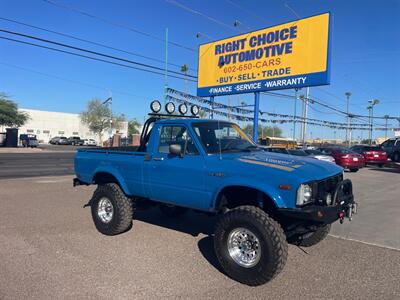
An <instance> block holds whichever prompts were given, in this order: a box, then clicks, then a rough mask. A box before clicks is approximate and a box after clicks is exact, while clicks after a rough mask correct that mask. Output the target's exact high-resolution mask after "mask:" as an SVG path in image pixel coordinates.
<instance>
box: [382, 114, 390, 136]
mask: <svg viewBox="0 0 400 300" xmlns="http://www.w3.org/2000/svg"><path fill="white" fill-rule="evenodd" d="M383 117H384V118H385V141H386V140H387V129H388V119H389V115H384V116H383Z"/></svg>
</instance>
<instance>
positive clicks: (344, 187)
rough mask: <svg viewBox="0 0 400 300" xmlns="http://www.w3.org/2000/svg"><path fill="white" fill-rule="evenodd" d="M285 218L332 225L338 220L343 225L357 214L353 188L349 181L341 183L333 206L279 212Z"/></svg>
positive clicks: (314, 206)
mask: <svg viewBox="0 0 400 300" xmlns="http://www.w3.org/2000/svg"><path fill="white" fill-rule="evenodd" d="M278 211H279V213H280V214H281V215H282V216H284V217H285V218H290V219H297V220H304V221H309V222H315V223H322V224H331V223H333V222H335V221H337V220H340V222H341V223H342V222H343V220H344V219H345V218H348V219H349V220H350V221H351V220H352V217H353V214H355V213H357V203H356V202H355V201H354V196H353V187H352V184H351V181H350V180H349V179H345V180H343V181H341V182H340V183H339V184H338V186H337V188H336V190H335V194H334V198H333V204H332V205H330V206H326V205H325V206H324V205H309V206H305V207H302V208H295V209H288V208H283V209H279V210H278Z"/></svg>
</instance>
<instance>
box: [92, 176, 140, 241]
mask: <svg viewBox="0 0 400 300" xmlns="http://www.w3.org/2000/svg"><path fill="white" fill-rule="evenodd" d="M103 197H106V198H108V200H110V202H111V204H112V206H113V216H112V219H111V221H110V222H108V223H105V222H103V221H102V220H101V219H100V217H99V216H98V214H97V210H98V204H99V201H100V199H102V198H103ZM90 206H91V211H92V218H93V222H94V224H95V226H96V228H97V230H98V231H100V232H101V233H102V234H105V235H117V234H120V233H123V232H125V231H127V230H128V229H130V228H131V227H132V216H133V208H134V206H133V204H132V200H131V199H130V198H128V197H127V196H125V194H124V192H123V191H122V190H121V188H120V187H119V185H118V184H116V183H106V184H101V185H99V186H98V187H97V189H96V190H95V191H94V193H93V197H92V200H91V201H90Z"/></svg>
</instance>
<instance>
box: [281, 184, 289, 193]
mask: <svg viewBox="0 0 400 300" xmlns="http://www.w3.org/2000/svg"><path fill="white" fill-rule="evenodd" d="M279 188H280V189H281V190H286V191H288V190H290V189H291V188H292V186H291V185H289V184H280V185H279Z"/></svg>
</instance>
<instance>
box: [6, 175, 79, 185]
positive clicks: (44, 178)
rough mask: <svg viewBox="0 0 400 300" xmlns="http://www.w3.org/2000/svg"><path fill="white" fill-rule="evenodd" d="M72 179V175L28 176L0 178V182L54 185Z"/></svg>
mask: <svg viewBox="0 0 400 300" xmlns="http://www.w3.org/2000/svg"><path fill="white" fill-rule="evenodd" d="M72 178H74V176H73V175H60V176H28V177H19V178H1V179H0V181H34V182H36V183H56V182H67V181H71V180H72Z"/></svg>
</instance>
